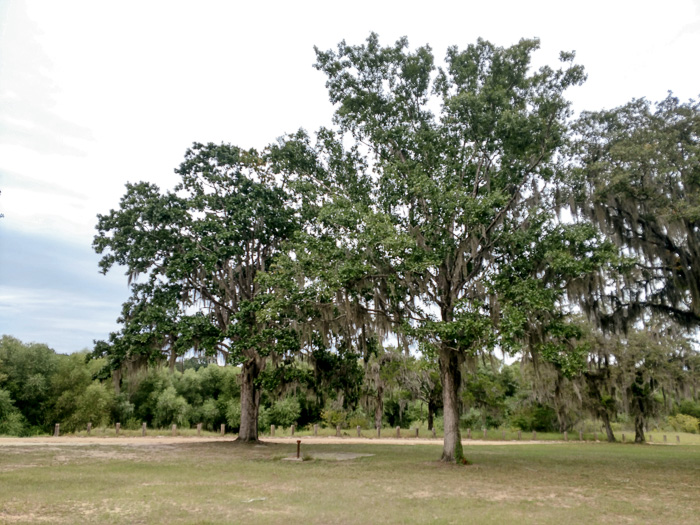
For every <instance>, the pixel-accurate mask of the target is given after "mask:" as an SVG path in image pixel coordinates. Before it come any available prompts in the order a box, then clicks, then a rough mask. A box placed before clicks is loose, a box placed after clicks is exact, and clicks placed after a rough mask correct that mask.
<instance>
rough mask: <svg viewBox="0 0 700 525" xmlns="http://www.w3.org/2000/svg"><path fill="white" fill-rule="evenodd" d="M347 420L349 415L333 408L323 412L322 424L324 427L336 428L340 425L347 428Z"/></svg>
mask: <svg viewBox="0 0 700 525" xmlns="http://www.w3.org/2000/svg"><path fill="white" fill-rule="evenodd" d="M346 419H347V414H346V413H345V410H335V409H332V408H329V409H327V410H321V422H322V424H323V426H324V427H330V428H335V427H337V426H338V425H340V426H345V420H346Z"/></svg>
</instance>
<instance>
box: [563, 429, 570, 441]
mask: <svg viewBox="0 0 700 525" xmlns="http://www.w3.org/2000/svg"><path fill="white" fill-rule="evenodd" d="M564 441H569V433H568V432H567V431H566V430H565V431H564Z"/></svg>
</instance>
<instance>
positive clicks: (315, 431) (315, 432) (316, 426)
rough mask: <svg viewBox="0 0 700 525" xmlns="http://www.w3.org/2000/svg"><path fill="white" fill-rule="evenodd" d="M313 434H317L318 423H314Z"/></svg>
mask: <svg viewBox="0 0 700 525" xmlns="http://www.w3.org/2000/svg"><path fill="white" fill-rule="evenodd" d="M314 436H318V425H314Z"/></svg>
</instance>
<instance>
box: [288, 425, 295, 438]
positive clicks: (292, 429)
mask: <svg viewBox="0 0 700 525" xmlns="http://www.w3.org/2000/svg"><path fill="white" fill-rule="evenodd" d="M289 435H290V436H292V437H294V425H292V426H291V427H290V428H289Z"/></svg>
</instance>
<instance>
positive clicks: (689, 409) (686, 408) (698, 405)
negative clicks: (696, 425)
mask: <svg viewBox="0 0 700 525" xmlns="http://www.w3.org/2000/svg"><path fill="white" fill-rule="evenodd" d="M678 412H679V413H680V414H685V415H686V416H693V417H694V418H697V419H700V402H698V401H692V400H690V399H685V400H683V401H681V402H680V404H679V405H678Z"/></svg>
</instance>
